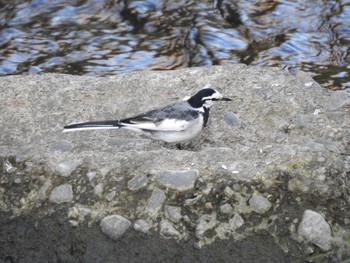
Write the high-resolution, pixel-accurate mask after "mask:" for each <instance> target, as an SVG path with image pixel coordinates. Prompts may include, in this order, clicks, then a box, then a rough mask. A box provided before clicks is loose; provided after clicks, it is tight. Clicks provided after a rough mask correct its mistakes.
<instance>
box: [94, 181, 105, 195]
mask: <svg viewBox="0 0 350 263" xmlns="http://www.w3.org/2000/svg"><path fill="white" fill-rule="evenodd" d="M102 193H103V184H102V183H99V184H97V185H95V187H94V194H95V195H96V196H98V197H102Z"/></svg>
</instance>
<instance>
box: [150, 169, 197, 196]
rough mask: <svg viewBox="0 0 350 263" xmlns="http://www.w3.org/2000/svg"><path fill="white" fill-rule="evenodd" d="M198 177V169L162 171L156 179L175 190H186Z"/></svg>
mask: <svg viewBox="0 0 350 263" xmlns="http://www.w3.org/2000/svg"><path fill="white" fill-rule="evenodd" d="M198 177H199V172H198V170H195V169H191V170H184V171H168V170H167V171H164V172H163V173H162V174H160V175H159V176H158V177H157V178H156V180H157V181H158V183H160V184H162V185H164V186H166V187H168V188H170V189H174V190H177V191H186V190H190V189H193V188H194V183H195V182H196V180H197V178H198Z"/></svg>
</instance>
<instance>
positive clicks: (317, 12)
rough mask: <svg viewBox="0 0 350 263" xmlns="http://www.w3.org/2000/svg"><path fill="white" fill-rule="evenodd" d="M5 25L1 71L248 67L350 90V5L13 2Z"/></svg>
mask: <svg viewBox="0 0 350 263" xmlns="http://www.w3.org/2000/svg"><path fill="white" fill-rule="evenodd" d="M0 23H1V28H2V29H0V47H1V52H0V75H8V74H20V73H36V72H61V73H70V74H84V75H92V76H105V75H113V74H117V73H118V72H123V71H134V70H145V69H153V70H164V69H175V68H181V67H192V66H207V65H217V64H222V63H246V64H248V65H264V66H279V67H283V68H285V69H287V70H290V71H292V72H294V71H297V70H299V69H302V70H305V71H310V72H314V73H315V79H316V80H317V81H319V82H321V83H323V84H324V85H325V86H327V87H329V88H333V89H339V88H346V87H350V85H349V83H350V76H349V75H350V67H349V66H348V65H349V64H350V63H349V62H350V56H349V44H350V38H349V36H350V2H349V1H347V0H340V1H336V0H333V1H326V0H315V1H293V0H268V1H266V0H264V1H263V0H236V1H233V0H231V1H229V0H216V1H209V0H207V1H201V2H200V3H199V2H198V1H191V0H177V1H168V0H160V1H159V0H147V1H136V0H134V1H132V0H127V1H121V0H104V1H101V0H75V1H73V0H69V1H68V0H57V1H48V0H32V1H13V2H11V1H7V2H3V3H2V4H0Z"/></svg>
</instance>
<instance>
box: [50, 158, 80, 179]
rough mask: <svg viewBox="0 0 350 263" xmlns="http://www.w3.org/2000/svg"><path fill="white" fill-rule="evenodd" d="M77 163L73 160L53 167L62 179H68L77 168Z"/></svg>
mask: <svg viewBox="0 0 350 263" xmlns="http://www.w3.org/2000/svg"><path fill="white" fill-rule="evenodd" d="M77 166H78V162H77V161H75V160H70V161H66V162H62V163H60V164H58V165H57V166H56V167H55V170H56V172H58V173H59V174H60V175H61V176H63V177H68V176H70V175H71V173H72V172H73V171H74V170H75V169H76V168H77Z"/></svg>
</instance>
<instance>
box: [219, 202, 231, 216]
mask: <svg viewBox="0 0 350 263" xmlns="http://www.w3.org/2000/svg"><path fill="white" fill-rule="evenodd" d="M220 212H221V213H223V214H231V213H232V212H233V208H232V206H231V205H230V204H223V205H221V206H220Z"/></svg>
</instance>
